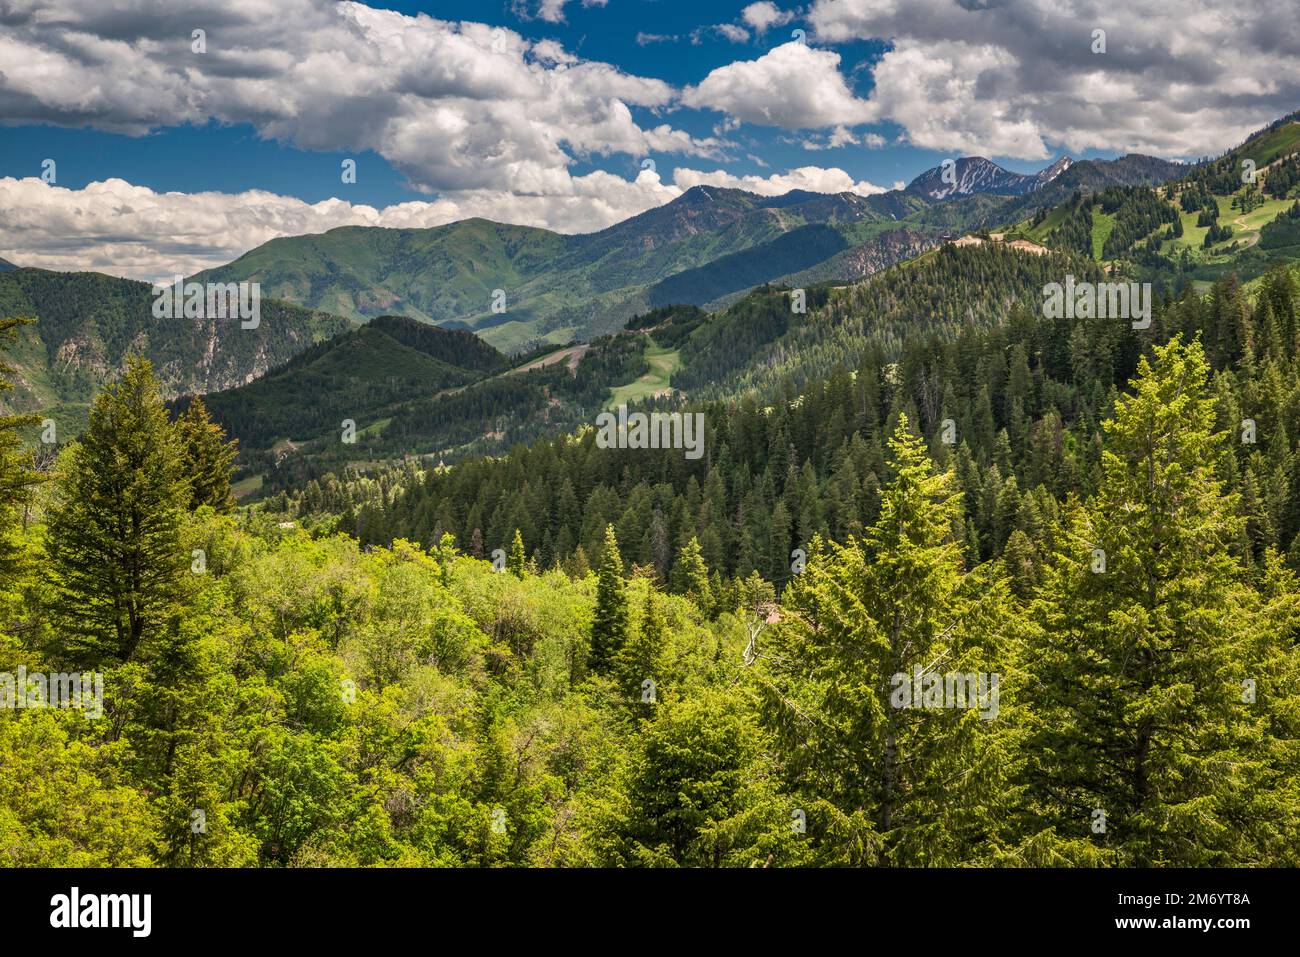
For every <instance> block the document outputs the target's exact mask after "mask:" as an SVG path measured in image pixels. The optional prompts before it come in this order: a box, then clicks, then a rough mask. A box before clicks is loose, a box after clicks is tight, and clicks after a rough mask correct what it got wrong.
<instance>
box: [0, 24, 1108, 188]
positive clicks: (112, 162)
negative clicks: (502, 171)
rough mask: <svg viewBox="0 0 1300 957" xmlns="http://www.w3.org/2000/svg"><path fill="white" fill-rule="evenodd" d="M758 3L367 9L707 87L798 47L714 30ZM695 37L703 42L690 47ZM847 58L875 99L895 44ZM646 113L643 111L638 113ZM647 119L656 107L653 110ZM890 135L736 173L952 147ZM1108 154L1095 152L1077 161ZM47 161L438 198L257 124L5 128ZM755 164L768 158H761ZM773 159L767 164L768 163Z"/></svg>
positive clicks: (69, 177) (684, 120)
mask: <svg viewBox="0 0 1300 957" xmlns="http://www.w3.org/2000/svg"><path fill="white" fill-rule="evenodd" d="M746 5H747V4H746V3H743V2H735V0H699V2H688V3H683V2H672V0H611V2H610V3H609V4H607V5H606V6H604V7H600V6H592V7H584V6H582V4H581V3H579V2H572V3H568V4H566V5H565V8H564V16H565V22H562V23H549V22H547V21H545V20H542V19H539V18H538V17H536V16H528V15H527V14H525V15H523V16H521V15H520V14H519V13H516V12H514V11H513V10H512V9H511V7H512V5H511V4H510V3H508V2H492V0H489V2H467V0H447V2H436V3H427V2H426V3H378V2H372V3H370V4H369V6H372V7H378V8H384V9H389V10H395V11H398V12H400V13H404V14H407V15H411V16H414V15H417V14H421V13H423V14H428V15H430V16H433V17H437V18H439V19H445V20H471V21H476V22H480V23H486V24H489V25H492V26H499V27H504V28H507V29H510V30H515V31H518V32H520V33H522V34H524V35H525V36H527V37H528V38H530V39H534V40H540V39H554V40H557V41H559V42H560V43H561V44H563V45H564V47H565V49H567V50H569V51H571V52H573V53H575V54H577V55H579V56H581V57H583V58H584V59H590V60H599V61H602V62H606V63H611V64H615V65H617V66H619V67H620V68H622V69H623V70H625V71H626V72H628V73H632V74H635V75H639V76H648V77H655V78H657V79H662V80H666V81H668V82H669V83H672V84H673V85H675V86H687V85H689V84H692V83H697V82H699V81H700V80H701V79H703V78H704V77H705V76H707V75H708V73H709V71H711V70H713V69H715V68H717V67H721V66H725V65H726V64H728V63H731V62H733V61H734V60H737V59H744V58H754V57H757V56H759V55H761V54H762V53H763V52H765V51H766V50H768V49H770V48H771V47H773V46H777V45H779V44H781V43H787V42H790V40H791V33H792V31H793V30H795V29H805V30H806V28H807V26H808V24H807V22H806V20H804V19H803V18H802V17H799V16H797V15H796V17H795V19H793V20H792V21H791V22H790V23H788V24H785V25H782V26H779V27H774V28H771V29H769V30H768V31H767V32H766V33H765V34H764V35H762V36H758V35H755V34H754V32H753V31H752V30H751V31H750V34H751V37H750V39H749V40H747V41H745V42H741V43H737V42H733V41H731V40H728V39H726V38H725V37H724V36H722V35H721V34H720V33H718V32H716V31H714V30H710V29H709V28H710V27H715V26H717V25H719V24H734V25H741V24H742V23H743V21H741V19H740V12H741V10H742V9H743V8H744V7H745V6H746ZM642 34H653V35H657V36H663V37H677V38H678V39H677V40H675V41H657V42H641V43H638V40H637V38H638V36H639V35H642ZM692 34H696V35H697V39H695V40H694V41H692V39H691V37H692ZM833 47H834V49H835V50H836V51H837V52H839V53H840V55H841V57H842V63H841V65H842V72H843V73H844V74H845V75H846V76H847V77H849V82H850V83H851V85H852V87H853V88H854V90H855V92H858V93H859V94H860V95H863V96H865V95H866V94H867V93H868V92H869V91H870V89H871V86H872V82H871V74H870V72H869V70H868V69H866V68H867V67H869V66H870V65H871V64H872V63H874V62H875V61H876V60H878V59H879V57H880V56H881V54H882V53H884V52H885V50H887V49H888V44H887V42H885V41H882V40H879V39H865V40H853V41H849V42H844V43H837V44H834V45H833ZM634 112H636V111H634ZM641 115H644V111H641ZM719 118H720V114H718V113H716V112H713V111H708V110H691V109H683V110H680V111H678V112H677V113H676V114H675V115H674V117H673V121H674V124H675V125H677V126H680V127H681V128H683V129H685V130H687V131H689V132H691V133H694V134H697V135H700V136H707V135H709V132H710V130H711V129H712V127H713V126H714V125H715V124H716V123H717V122H718V120H719ZM863 129H870V130H872V131H875V132H877V133H878V134H879V135H881V136H883V137H884V138H885V139H886V140H887V145H886V146H885V147H884V148H880V149H866V148H863V147H860V146H847V147H842V148H838V149H831V150H823V151H817V152H815V153H813V152H810V151H808V150H805V149H804V148H803V147H802V146H801V145H799V141H800V140H801V139H802V138H803V137H801V136H799V135H797V134H796V133H793V132H791V131H783V130H773V129H770V128H763V127H749V128H746V129H744V130H743V131H742V133H741V134H740V135H739V136H738V137H736V138H737V139H738V140H739V141H741V143H742V148H741V149H738V150H736V151H735V152H734V156H733V157H732V158H731V159H730V160H729V162H727V163H726V164H725V165H726V168H727V169H728V170H729V171H732V172H735V173H737V174H762V173H764V171H765V170H766V171H769V172H770V171H772V170H783V169H787V168H791V167H798V166H803V165H806V164H808V163H809V162H811V161H815V162H816V163H817V164H818V165H823V166H825V165H834V166H837V167H840V168H842V169H844V170H845V171H847V172H848V173H849V174H850V175H852V176H853V177H854V178H855V179H859V180H867V181H870V182H872V183H878V184H880V185H882V186H886V187H889V186H892V185H893V184H894V183H896V182H897V181H899V180H903V181H908V180H910V179H911V178H912V177H913V176H915V175H916V174H917V173H919V172H921V171H922V170H925V169H928V168H930V167H932V166H935V165H937V164H938V163H940V162H941V161H942V160H943V159H944V158H945V157H947V156H948V155H950V152H945V151H940V150H927V149H920V148H917V147H914V146H911V145H909V144H907V143H906V142H898V140H899V133H900V128H899V127H898V126H897V125H896V124H893V123H887V122H886V123H879V124H871V125H870V126H864V127H863ZM650 155H651V156H652V157H654V158H656V163H657V164H658V165H659V166H660V167H661V168H663V167H664V166H666V167H667V168H671V166H672V165H673V162H674V159H675V157H674V156H672V155H671V154H665V155H661V154H655V153H652V154H650ZM1101 155H1107V154H1106V152H1105V151H1099V150H1087V151H1083V152H1082V153H1081V154H1080V156H1079V157H1077V158H1083V157H1084V156H1101ZM46 157H60V158H61V159H60V162H59V167H58V168H59V182H60V183H61V184H62V185H66V186H70V187H74V188H79V187H83V186H85V185H86V184H87V183H90V182H93V181H95V180H102V179H104V178H106V177H110V176H112V177H119V178H122V179H125V180H127V181H129V182H131V183H135V184H139V185H142V186H148V187H150V188H152V189H154V190H158V191H182V192H195V191H199V190H217V191H221V192H232V193H233V192H240V191H243V190H247V189H265V190H269V191H271V192H275V193H281V194H284V195H291V196H296V197H298V198H300V199H304V200H306V201H308V202H312V203H314V202H318V201H320V200H323V199H327V198H329V197H331V196H340V195H343V194H344V191H343V190H342V189H341V188H340V183H339V174H338V170H339V164H340V162H341V161H342V160H343V159H345V158H347V157H354V158H356V159H357V161H358V164H359V165H360V166H361V168H362V169H363V171H364V173H365V175H363V176H359V177H358V180H357V183H356V184H355V188H352V187H349V189H348V190H347V191H346V195H347V198H348V199H350V200H352V201H354V202H362V203H368V204H372V205H378V206H386V205H389V204H392V203H399V202H402V201H404V200H412V199H423V198H426V197H425V196H424V195H422V194H421V193H420V192H419V191H418V190H414V189H412V188H411V186H410V184H409V183H408V182H407V177H405V176H404V175H402V174H401V173H400V172H398V171H397V170H395V169H394V168H393V167H392V165H390V164H389V163H388V162H387V161H386V160H385V159H384V158H383V157H382V156H379V155H378V154H376V153H374V152H373V151H356V150H332V151H317V150H310V151H309V150H303V149H298V148H296V147H295V146H294V145H293V144H291V143H285V142H277V141H275V140H268V139H265V138H263V137H260V136H259V135H258V132H257V130H255V129H254V128H253V127H252V126H251V125H249V124H222V123H217V122H207V123H203V124H197V125H195V124H185V125H180V126H160V127H158V128H156V129H154V130H153V131H152V132H150V133H149V134H148V135H146V136H129V135H124V134H116V133H110V132H105V131H101V130H96V129H94V128H90V127H82V128H76V129H69V128H62V127H58V126H51V125H36V126H29V127H23V128H21V129H10V130H8V131H5V133H4V134H2V138H0V176H13V177H23V176H30V175H32V174H33V171H34V170H36V171H39V169H40V164H41V161H42V160H43V159H44V158H46ZM754 157H757V159H758V160H760V161H761V162H757V161H755V159H754ZM993 158H995V159H997V160H998V161H999V162H1000V163H1001V164H1002V165H1003V166H1005V167H1007V168H1008V169H1013V170H1016V171H1018V172H1028V171H1033V170H1036V169H1041V168H1042V167H1043V166H1046V165H1047V164H1048V163H1049V162H1050V160H1021V159H1017V158H1015V157H1007V156H1001V157H998V156H994V157H993ZM640 160H641V157H632V156H627V155H623V156H606V157H602V156H595V157H591V158H589V159H578V160H577V161H576V162H575V163H574V165H573V167H572V168H573V171H574V172H575V173H576V174H579V175H580V174H582V173H586V172H589V171H590V170H592V169H605V170H610V171H612V172H615V173H617V174H619V175H621V176H627V177H635V175H636V173H637V171H638V168H639V162H640ZM764 164H765V165H764Z"/></svg>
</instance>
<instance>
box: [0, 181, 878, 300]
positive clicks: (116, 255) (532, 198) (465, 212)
mask: <svg viewBox="0 0 1300 957" xmlns="http://www.w3.org/2000/svg"><path fill="white" fill-rule="evenodd" d="M701 184H708V185H714V186H729V187H735V188H739V189H747V190H750V191H751V192H755V193H761V194H763V195H769V196H770V195H779V194H781V193H785V192H788V191H789V190H791V189H807V190H814V191H821V192H840V191H843V190H851V191H853V192H857V193H860V194H862V195H868V194H870V193H872V192H880V188H879V187H876V186H873V185H872V184H870V183H866V182H856V183H855V182H854V181H853V178H852V177H851V176H849V174H848V173H846V172H844V171H843V170H840V169H821V168H819V167H813V166H807V167H802V168H800V169H796V170H791V171H789V172H788V173H784V174H775V175H772V176H769V177H760V176H732V175H731V174H729V173H726V172H723V171H722V170H715V171H714V172H712V173H705V172H699V171H696V170H691V169H678V170H676V171H675V173H674V175H673V179H672V182H671V183H665V182H663V181H662V180H661V178H660V177H659V175H658V174H657V173H656V172H654V171H653V170H649V169H647V170H642V171H641V173H640V174H639V175H638V176H637V177H636V179H635V180H627V179H624V178H622V177H620V176H616V175H614V174H612V173H608V172H604V171H599V170H598V171H595V172H592V173H589V174H587V175H585V176H574V177H571V178H570V179H569V180H568V181H567V183H566V185H565V188H564V189H563V190H554V191H552V192H550V193H547V194H522V193H514V192H509V191H504V190H467V191H461V192H454V193H447V194H444V195H442V196H440V197H439V198H438V199H436V200H432V201H427V202H426V201H413V202H405V203H398V204H395V205H392V206H387V207H384V208H382V209H378V208H376V207H374V206H367V205H363V204H354V203H349V202H346V201H344V200H340V199H328V200H324V201H322V202H319V203H307V202H304V201H303V200H301V199H297V198H295V197H292V196H282V195H278V194H276V193H270V192H266V191H264V190H249V191H247V192H243V193H219V192H204V193H160V192H155V191H154V190H152V189H149V188H148V187H145V186H136V185H133V184H131V183H128V182H125V181H123V180H120V179H108V180H104V181H103V182H96V183H90V184H89V185H87V186H86V187H85V188H83V189H67V188H65V187H62V186H52V185H50V184H48V183H46V182H44V181H43V180H41V179H39V178H36V177H29V178H26V179H14V178H12V177H4V178H0V258H3V259H8V260H10V261H11V262H15V263H17V264H18V265H20V266H35V267H38V268H43V269H57V270H65V271H69V270H93V271H95V272H103V273H108V274H109V275H113V276H125V277H128V278H131V279H141V280H145V281H150V282H152V281H156V280H165V279H170V277H172V276H174V275H176V274H177V273H180V274H183V275H192V274H193V273H195V272H198V271H199V270H202V269H207V268H210V267H213V266H219V265H222V264H224V263H227V262H230V261H231V260H233V259H236V258H238V257H239V256H240V255H242V254H243V253H245V252H247V251H248V250H249V249H251V248H252V247H254V246H257V245H260V244H262V243H264V242H267V241H268V240H271V239H275V238H276V237H279V236H297V235H303V234H306V233H320V232H324V231H326V230H329V229H334V228H335V227H338V226H387V227H392V228H399V229H413V228H422V227H431V226H442V225H445V224H447V223H451V222H455V221H457V220H461V219H467V218H470V217H473V216H481V217H484V218H486V219H492V220H496V221H497V222H507V223H518V224H521V225H527V226H544V227H549V228H553V229H558V230H559V231H560V232H569V233H577V232H587V231H593V230H597V229H603V228H604V227H606V226H610V225H613V224H614V223H616V222H619V221H621V220H624V219H626V218H628V217H629V216H634V215H636V214H637V213H641V212H644V211H645V210H647V209H650V208H651V207H654V206H661V205H663V204H664V203H666V202H669V201H671V200H673V199H675V198H676V197H678V196H680V195H681V194H682V193H683V192H684V191H685V190H687V189H689V188H690V187H691V186H697V185H701Z"/></svg>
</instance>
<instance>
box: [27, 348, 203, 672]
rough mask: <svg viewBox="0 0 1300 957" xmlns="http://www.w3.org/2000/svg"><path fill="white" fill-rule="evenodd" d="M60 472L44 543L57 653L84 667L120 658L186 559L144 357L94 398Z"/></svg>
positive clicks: (171, 438)
mask: <svg viewBox="0 0 1300 957" xmlns="http://www.w3.org/2000/svg"><path fill="white" fill-rule="evenodd" d="M60 472H61V473H62V476H61V478H60V480H59V485H58V493H57V498H56V501H55V503H54V505H53V506H52V507H51V509H50V511H49V515H48V518H47V536H46V549H47V551H48V553H49V560H50V561H49V565H50V573H51V583H52V585H53V588H54V592H55V608H56V611H57V612H58V614H59V618H60V622H59V624H60V629H61V636H62V639H63V646H64V647H63V651H64V652H65V653H66V654H67V655H68V656H69V657H72V658H73V659H75V660H76V661H77V662H78V663H82V664H88V665H98V664H100V663H103V662H106V661H128V660H130V659H131V657H132V655H133V654H134V653H135V650H136V648H137V646H138V645H139V644H140V642H141V639H143V638H144V637H145V635H146V634H147V633H149V632H151V631H152V630H154V629H156V628H157V627H158V625H159V623H160V622H161V621H162V619H163V618H164V617H165V615H166V613H167V611H168V609H169V608H170V607H171V606H172V604H173V602H174V601H175V599H176V597H177V593H178V589H179V584H180V581H181V576H182V575H184V574H186V572H187V569H188V567H189V564H190V555H189V554H188V553H187V552H186V551H185V550H184V547H183V544H182V541H181V521H182V516H183V514H184V509H185V506H186V504H187V503H188V501H189V499H188V495H189V484H188V482H187V480H186V477H185V470H184V466H183V464H182V458H181V450H180V443H179V440H178V438H177V435H176V431H175V430H174V429H173V428H172V427H171V424H170V422H169V421H168V419H167V410H166V408H165V406H164V405H163V401H162V397H161V396H160V395H159V393H158V380H157V379H155V378H154V374H153V368H152V366H151V365H150V363H149V362H148V360H145V359H131V360H129V362H128V364H127V368H126V372H125V374H124V375H123V377H122V379H121V381H120V382H118V383H116V384H114V385H111V386H109V387H107V388H106V389H104V391H102V392H101V393H100V394H99V396H98V397H97V398H96V399H95V404H94V405H93V406H92V407H91V410H90V420H89V424H88V426H87V428H86V431H85V433H84V434H83V435H82V437H81V439H80V440H79V441H78V442H76V443H74V444H73V445H72V446H70V447H69V448H68V450H67V451H66V452H65V453H64V455H63V457H62V458H61V460H60Z"/></svg>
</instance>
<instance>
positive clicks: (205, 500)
mask: <svg viewBox="0 0 1300 957" xmlns="http://www.w3.org/2000/svg"><path fill="white" fill-rule="evenodd" d="M176 431H177V433H178V435H179V436H180V443H181V454H182V462H183V463H184V468H185V476H186V479H187V480H188V481H189V486H190V502H189V507H190V511H194V510H195V509H197V508H199V506H201V505H210V506H212V507H213V508H214V509H216V510H217V511H218V512H221V513H226V512H229V511H230V510H231V509H232V508H234V506H235V499H234V496H233V495H232V494H231V491H230V478H231V475H232V473H233V471H234V461H235V455H236V454H237V452H238V447H239V442H238V440H236V439H232V440H230V441H229V442H227V441H226V433H225V431H224V430H223V429H222V428H221V426H219V425H217V423H215V422H213V421H212V419H211V418H209V416H208V409H207V406H205V405H204V404H203V400H202V399H201V398H199V397H198V396H197V395H196V396H194V397H193V398H192V399H191V400H190V405H189V408H187V409H186V410H185V414H184V415H182V416H181V417H180V418H178V419H177V420H176Z"/></svg>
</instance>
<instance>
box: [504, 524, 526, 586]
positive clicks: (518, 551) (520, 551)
mask: <svg viewBox="0 0 1300 957" xmlns="http://www.w3.org/2000/svg"><path fill="white" fill-rule="evenodd" d="M527 566H528V556H527V553H526V552H525V551H524V536H523V535H522V534H520V532H519V529H517V528H516V529H515V538H514V541H512V542H511V543H510V554H509V555H508V556H507V557H506V569H507V570H508V571H509V572H510V573H511V574H512V575H514V576H515V577H516V578H523V577H524V570H525V569H526V568H527Z"/></svg>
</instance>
